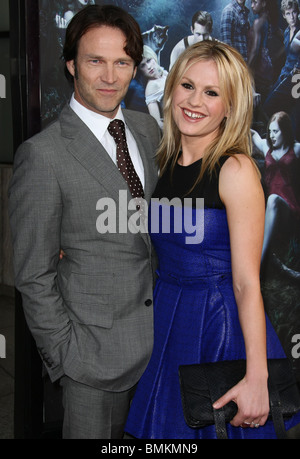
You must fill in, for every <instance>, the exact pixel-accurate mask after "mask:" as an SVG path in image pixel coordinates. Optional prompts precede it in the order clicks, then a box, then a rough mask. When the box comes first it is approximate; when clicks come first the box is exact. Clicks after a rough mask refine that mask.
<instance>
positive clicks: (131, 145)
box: [70, 94, 145, 188]
mask: <svg viewBox="0 0 300 459" xmlns="http://www.w3.org/2000/svg"><path fill="white" fill-rule="evenodd" d="M70 107H71V108H72V110H74V112H75V113H76V115H77V116H79V118H80V119H81V120H82V121H83V122H84V123H85V124H86V125H87V127H88V128H89V129H90V130H91V131H92V133H93V134H94V135H95V137H96V138H97V139H98V140H99V142H100V143H101V144H102V146H103V147H104V148H105V150H106V151H107V153H108V154H109V156H110V157H111V159H112V160H113V162H114V163H115V164H117V159H116V143H115V141H114V139H113V137H112V136H111V135H110V133H109V132H108V130H107V128H108V125H109V123H110V122H111V121H112V119H110V118H108V117H107V116H103V115H100V114H99V113H96V112H93V111H92V110H89V109H88V108H86V107H84V106H83V105H82V104H80V103H79V102H78V101H77V100H76V99H75V97H74V94H73V95H72V97H71V100H70ZM114 119H118V120H122V121H124V123H125V129H126V138H127V145H128V150H129V154H130V157H131V161H132V162H133V165H134V168H135V170H136V173H137V174H138V176H139V178H140V180H141V182H142V185H143V188H144V185H145V177H144V166H143V161H142V158H141V156H140V153H139V150H138V147H137V144H136V141H135V139H134V137H133V135H132V134H131V132H130V130H129V129H128V127H127V125H126V122H125V119H124V116H123V113H122V110H121V107H119V110H118V113H117V115H116V116H115V118H114Z"/></svg>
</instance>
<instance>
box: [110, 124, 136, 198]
mask: <svg viewBox="0 0 300 459" xmlns="http://www.w3.org/2000/svg"><path fill="white" fill-rule="evenodd" d="M107 129H108V132H109V133H110V135H111V136H112V137H113V138H114V140H115V142H116V145H117V165H118V168H119V171H120V172H121V174H122V176H123V177H124V179H125V180H126V182H127V183H128V187H129V189H130V191H131V194H132V196H133V197H134V198H143V197H144V191H143V185H142V183H141V181H140V179H139V176H138V175H137V173H136V170H135V168H134V165H133V163H132V161H131V158H130V155H129V151H128V146H127V141H126V134H125V124H124V123H123V121H122V120H114V121H111V122H110V123H109V126H108V128H107Z"/></svg>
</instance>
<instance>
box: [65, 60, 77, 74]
mask: <svg viewBox="0 0 300 459" xmlns="http://www.w3.org/2000/svg"><path fill="white" fill-rule="evenodd" d="M66 66H67V69H68V70H69V72H70V73H71V75H72V76H75V65H74V60H72V61H67V62H66Z"/></svg>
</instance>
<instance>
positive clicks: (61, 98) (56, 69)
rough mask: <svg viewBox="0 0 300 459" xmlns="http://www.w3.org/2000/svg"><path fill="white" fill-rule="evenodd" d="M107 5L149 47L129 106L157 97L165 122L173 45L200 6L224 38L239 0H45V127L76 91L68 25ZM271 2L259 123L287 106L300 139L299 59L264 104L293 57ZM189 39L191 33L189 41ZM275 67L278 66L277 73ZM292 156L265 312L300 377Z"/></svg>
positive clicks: (272, 227)
mask: <svg viewBox="0 0 300 459" xmlns="http://www.w3.org/2000/svg"><path fill="white" fill-rule="evenodd" d="M105 3H109V4H114V5H117V6H120V7H122V8H124V9H126V10H127V11H128V12H129V13H130V14H132V15H133V16H134V17H135V19H136V20H137V21H138V23H139V25H140V27H141V31H142V33H143V38H144V45H145V46H146V47H145V56H144V59H143V63H142V64H143V68H142V67H141V68H139V69H138V72H137V76H136V78H135V80H134V81H133V82H132V84H131V85H130V89H129V91H128V95H127V97H126V99H125V100H124V101H123V105H124V107H126V108H131V109H134V110H140V111H144V112H148V111H150V108H151V102H152V104H153V103H156V104H157V105H158V107H159V110H160V111H159V113H160V115H159V119H158V122H159V123H160V124H161V126H162V124H163V113H162V94H163V87H164V82H165V79H166V77H167V74H168V72H169V70H170V66H171V65H172V63H171V60H172V58H171V56H172V51H173V49H174V47H175V46H176V45H177V44H178V43H179V42H181V45H183V44H184V46H188V45H189V43H190V42H189V40H191V39H192V38H193V34H192V30H191V27H192V18H193V16H194V14H195V13H196V12H198V11H202V12H206V13H209V16H210V18H211V20H212V26H211V29H210V30H209V38H213V39H218V40H222V36H221V20H222V13H223V10H224V8H225V7H226V6H227V5H228V4H229V3H232V2H231V1H230V0H184V1H183V0H173V1H172V2H170V1H168V0H123V1H122V0H120V1H118V0H110V1H109V2H104V1H100V0H73V1H68V0H40V38H41V39H40V60H41V69H40V71H41V119H42V126H43V127H45V126H46V125H47V124H49V123H50V122H51V121H53V120H55V119H56V118H57V116H58V115H59V113H60V111H61V109H62V107H63V105H64V104H65V103H67V102H68V100H69V98H70V95H71V88H70V86H69V85H68V83H67V80H66V79H65V77H64V73H63V62H62V60H61V55H62V49H63V43H64V37H65V30H66V27H67V24H68V22H69V20H70V19H71V18H72V17H73V15H74V14H76V12H78V11H79V10H80V9H81V8H83V7H84V6H85V5H87V4H105ZM269 3H270V4H271V11H270V15H271V16H273V17H274V18H275V19H274V28H273V29H272V30H271V29H270V28H269V29H268V30H269V31H270V30H271V34H272V35H271V45H272V44H273V46H271V45H270V41H269V54H268V53H267V50H266V49H265V48H266V47H267V46H266V45H265V46H264V44H262V45H261V48H260V51H259V52H260V58H261V68H260V69H256V70H257V71H256V73H255V75H256V77H257V78H256V80H255V82H256V85H257V87H256V88H255V89H256V92H257V93H258V94H259V96H257V97H258V98H256V103H255V109H254V118H253V126H252V127H253V129H254V131H255V132H256V133H257V134H258V135H259V136H260V138H261V139H266V138H267V130H268V129H267V126H268V121H269V119H270V116H271V115H272V113H274V111H275V112H279V111H285V112H286V113H288V115H289V117H290V118H291V122H292V126H293V137H294V141H295V142H298V143H299V142H300V125H299V106H300V99H299V98H300V69H299V67H300V66H299V65H297V64H295V65H294V68H293V69H292V72H291V76H290V79H289V81H290V82H292V84H291V85H290V88H289V93H288V94H287V97H285V98H284V103H283V102H282V106H281V105H279V106H276V108H273V111H271V112H270V111H269V112H267V111H266V110H265V105H264V102H265V101H266V100H267V98H268V96H269V95H270V93H271V90H272V85H274V83H275V81H276V78H277V77H278V75H279V74H280V72H281V70H282V68H283V66H284V65H285V61H286V53H285V47H284V44H283V38H282V37H283V34H284V31H285V29H286V28H287V22H286V21H285V19H284V18H283V15H282V13H281V9H280V5H281V1H280V0H271V1H270V2H269ZM246 6H247V7H248V9H249V17H248V19H249V26H248V25H247V23H246V22H245V21H244V19H242V21H244V22H245V23H244V25H243V26H244V29H243V27H242V29H243V30H244V31H245V33H247V37H248V38H247V40H248V43H250V44H251V37H252V36H253V35H251V34H253V28H252V27H253V23H254V21H255V20H256V19H257V18H258V16H257V15H255V14H254V12H253V10H252V8H251V2H250V1H249V0H246ZM276 18H277V24H276ZM276 26H277V28H276ZM248 29H249V30H248ZM194 31H195V30H194ZM185 37H187V38H186V39H185ZM184 39H185V41H184ZM250 44H249V46H250ZM178 47H180V45H178V46H177V49H178ZM272 48H273V49H272ZM173 55H174V53H173ZM247 59H248V58H247ZM270 59H271V62H270ZM256 62H257V61H256ZM272 64H273V68H272ZM298 64H299V62H298ZM147 65H149V66H150V65H152V68H150V71H152V72H153V71H156V75H157V79H158V82H159V91H158V92H160V93H161V94H160V95H159V96H157V95H154V94H151V93H150V95H149V94H148V95H147V97H148V99H147V103H146V96H145V89H146V86H147V83H148V81H149V80H148V78H147V76H148V74H147ZM270 65H271V67H270ZM270 68H271V69H272V71H274V74H272V76H271V70H270ZM148 71H149V69H148ZM148 92H149V91H148ZM149 97H150V99H149ZM151 97H152V99H151ZM149 100H150V102H149ZM271 110H272V109H271ZM150 113H151V111H150ZM156 116H157V115H156ZM297 116H298V118H297ZM281 134H282V135H283V136H284V134H285V133H284V132H282V133H281ZM254 156H255V158H256V159H257V163H258V165H259V167H260V170H261V172H262V183H263V185H264V186H265V185H266V182H268V183H267V185H270V183H269V182H270V180H271V179H272V176H271V177H270V169H269V173H268V174H269V175H268V176H267V177H266V170H265V165H266V161H265V156H264V154H263V152H262V151H259V149H258V148H256V147H255V146H254ZM285 159H288V161H283V162H284V164H282V171H281V172H282V177H283V178H284V180H285V187H286V188H288V190H289V193H292V194H294V196H295V197H294V202H293V203H287V204H288V205H287V206H286V207H287V209H288V210H289V213H287V214H285V215H287V217H286V218H282V217H281V214H280V213H276V212H277V210H278V209H277V207H280V206H279V204H280V201H281V199H282V196H281V198H279V199H278V196H277V195H276V185H275V186H273V188H272V196H271V197H270V200H268V199H266V209H267V205H269V208H270V209H271V211H270V212H269V214H268V219H266V226H267V225H268V226H267V230H268V234H269V235H271V236H272V246H271V250H269V255H268V258H267V259H266V261H265V263H264V269H262V289H263V297H264V302H265V307H266V311H267V313H268V315H269V317H270V320H271V322H272V323H273V325H274V327H275V329H276V332H277V334H278V336H279V338H280V340H281V342H282V345H283V347H284V349H285V352H286V354H287V356H288V357H289V358H290V359H291V361H292V363H293V366H294V368H295V370H296V375H297V378H298V380H299V381H300V232H299V229H300V223H299V222H300V220H299V216H300V185H299V183H300V168H299V159H298V160H295V154H294V152H293V148H292V149H291V151H289V152H288V156H286V158H285ZM281 160H282V159H281ZM281 160H280V161H281ZM271 161H274V163H277V164H278V162H277V160H276V158H275V160H274V158H271ZM291 163H292V167H291ZM288 166H290V167H288ZM291 168H292V171H289V170H288V169H291ZM278 186H279V185H278ZM266 198H267V196H266ZM271 199H273V201H272V200H271ZM284 204H286V203H284ZM272 206H273V207H272ZM291 208H292V210H291ZM270 209H268V210H270ZM266 215H267V214H266Z"/></svg>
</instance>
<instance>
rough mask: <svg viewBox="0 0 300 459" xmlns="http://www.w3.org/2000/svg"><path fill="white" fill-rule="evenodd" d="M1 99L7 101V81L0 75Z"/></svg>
mask: <svg viewBox="0 0 300 459" xmlns="http://www.w3.org/2000/svg"><path fill="white" fill-rule="evenodd" d="M0 99H6V79H5V76H4V75H2V74H0Z"/></svg>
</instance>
